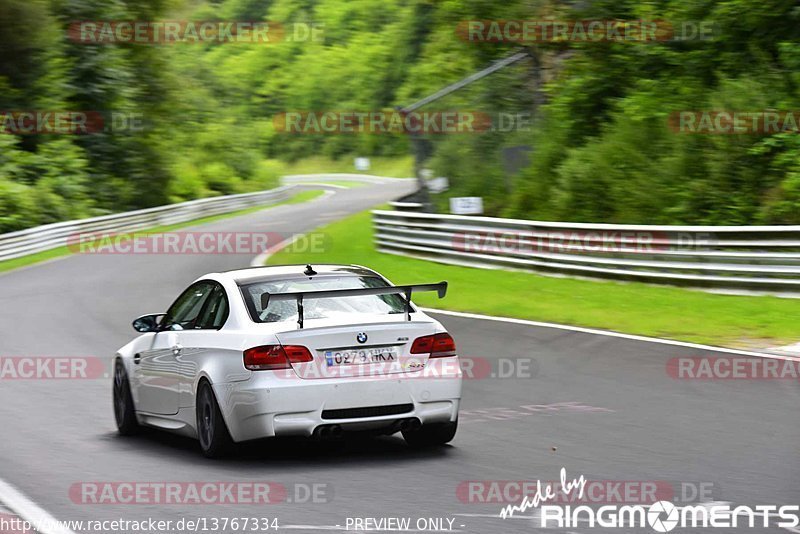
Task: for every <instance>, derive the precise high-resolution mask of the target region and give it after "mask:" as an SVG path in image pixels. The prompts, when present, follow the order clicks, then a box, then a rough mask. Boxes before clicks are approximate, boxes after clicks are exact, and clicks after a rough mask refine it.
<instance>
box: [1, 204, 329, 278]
mask: <svg viewBox="0 0 800 534" xmlns="http://www.w3.org/2000/svg"><path fill="white" fill-rule="evenodd" d="M323 193H324V191H322V190H318V189H309V190H308V191H300V192H299V193H297V194H295V195H292V196H291V197H290V198H288V199H286V200H282V201H280V202H276V203H275V204H270V205H268V206H253V207H252V208H245V209H243V210H239V211H233V212H230V213H221V214H219V215H212V216H210V217H203V218H200V219H193V220H191V221H185V222H182V223H177V224H170V225H166V226H157V227H154V228H146V229H142V230H139V232H151V233H155V232H168V231H170V230H177V229H179V228H185V227H187V226H199V225H201V224H208V223H211V222H214V221H219V220H221V219H229V218H231V217H238V216H240V215H247V214H249V213H255V212H257V211H261V210H265V209H270V208H275V207H277V206H282V205H285V204H299V203H301V202H308V201H309V200H313V199H315V198H317V197H319V196H321V195H322V194H323ZM70 254H72V251H71V250H70V249H69V248H67V247H58V248H54V249H51V250H45V251H43V252H38V253H36V254H31V255H29V256H23V257H21V258H14V259H13V260H6V261H0V273H2V272H6V271H11V270H13V269H19V268H20V267H25V266H27V265H33V264H34V263H39V262H43V261H47V260H52V259H55V258H60V257H62V256H69V255H70Z"/></svg>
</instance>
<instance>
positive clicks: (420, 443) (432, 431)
mask: <svg viewBox="0 0 800 534" xmlns="http://www.w3.org/2000/svg"><path fill="white" fill-rule="evenodd" d="M456 430H458V420H456V421H455V422H449V423H435V424H428V425H422V426H421V427H419V428H418V429H416V430H404V431H403V438H404V439H405V440H406V443H408V444H409V445H410V446H412V447H435V446H438V445H444V444H445V443H449V442H451V441H452V440H453V438H454V437H455V436H456Z"/></svg>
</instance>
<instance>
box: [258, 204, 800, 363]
mask: <svg viewBox="0 0 800 534" xmlns="http://www.w3.org/2000/svg"><path fill="white" fill-rule="evenodd" d="M320 231H321V232H323V233H324V234H326V239H325V240H324V243H325V247H327V248H325V249H324V251H323V252H321V253H307V252H303V253H300V252H292V251H290V250H285V251H281V252H279V253H277V254H275V255H274V256H272V257H271V258H270V259H269V261H268V263H270V264H304V263H311V264H313V263H344V264H349V263H355V264H361V265H365V266H368V267H370V268H372V269H375V270H377V271H379V272H381V273H382V274H384V275H385V276H387V277H388V278H389V279H391V280H392V281H393V282H394V283H397V284H402V283H413V282H438V281H440V280H447V281H448V282H449V283H450V288H449V291H448V294H447V297H446V298H445V299H444V300H438V299H437V298H436V297H435V296H433V295H427V294H420V295H419V296H418V297H415V301H417V302H419V303H420V304H422V305H424V306H431V307H437V308H443V309H448V310H457V311H465V312H475V313H484V314H489V315H495V316H503V317H515V318H521V319H530V320H535V321H546V322H554V323H561V324H570V325H576V326H584V327H591V328H601V329H607V330H614V331H618V332H626V333H630V334H639V335H644V336H655V337H662V338H669V339H677V340H683V341H692V342H696V343H707V344H712V345H719V346H727V347H739V348H763V347H768V346H776V345H783V344H788V343H791V342H796V341H797V338H798V337H799V336H800V329H798V327H797V320H796V314H797V306H798V302H797V301H796V300H794V299H782V298H777V297H750V296H732V295H717V294H711V293H705V292H702V291H692V290H686V289H680V288H670V287H660V286H654V285H648V284H640V283H621V282H595V281H587V280H575V279H569V278H555V277H549V276H539V275H535V274H529V273H523V272H507V271H499V270H487V269H475V268H469V267H458V266H452V265H444V264H439V263H435V262H430V261H424V260H418V259H413V258H405V257H402V256H396V255H393V254H382V253H379V252H377V251H376V250H375V249H374V247H373V245H372V243H373V239H372V224H371V220H370V214H369V213H368V212H365V213H361V214H358V215H355V216H352V217H349V218H347V219H344V220H342V221H339V222H336V223H333V224H330V225H328V226H325V227H324V228H322V229H321V230H320Z"/></svg>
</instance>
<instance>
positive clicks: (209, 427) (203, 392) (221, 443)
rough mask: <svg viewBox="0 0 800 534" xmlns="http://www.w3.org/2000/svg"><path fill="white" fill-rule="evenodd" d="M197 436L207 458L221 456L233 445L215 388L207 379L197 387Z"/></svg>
mask: <svg viewBox="0 0 800 534" xmlns="http://www.w3.org/2000/svg"><path fill="white" fill-rule="evenodd" d="M197 438H198V440H199V441H200V450H201V451H203V455H204V456H205V457H206V458H221V457H223V456H225V455H226V454H227V453H229V452H230V450H231V448H232V447H233V439H231V434H230V432H228V427H227V425H226V424H225V420H224V419H223V418H222V412H221V411H220V409H219V404H218V403H217V398H216V397H215V396H214V390H213V389H211V384H209V383H208V382H206V381H205V380H204V381H203V382H201V383H200V387H199V388H198V389H197Z"/></svg>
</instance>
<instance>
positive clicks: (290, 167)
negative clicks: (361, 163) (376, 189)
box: [270, 156, 414, 178]
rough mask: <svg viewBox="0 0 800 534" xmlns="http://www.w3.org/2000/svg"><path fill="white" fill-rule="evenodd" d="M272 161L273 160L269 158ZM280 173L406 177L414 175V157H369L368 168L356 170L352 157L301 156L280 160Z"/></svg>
mask: <svg viewBox="0 0 800 534" xmlns="http://www.w3.org/2000/svg"><path fill="white" fill-rule="evenodd" d="M270 161H273V160H270ZM280 166H281V169H282V174H284V175H287V174H319V173H350V174H372V175H375V176H386V177H389V178H408V177H410V176H414V158H413V157H412V156H401V157H393V158H382V157H377V158H376V157H373V158H370V170H368V171H364V172H362V171H357V170H356V168H355V166H354V162H353V158H352V157H346V158H342V159H338V160H333V159H329V158H325V157H322V156H311V157H308V158H303V159H301V160H298V161H296V162H294V163H284V162H280Z"/></svg>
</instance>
